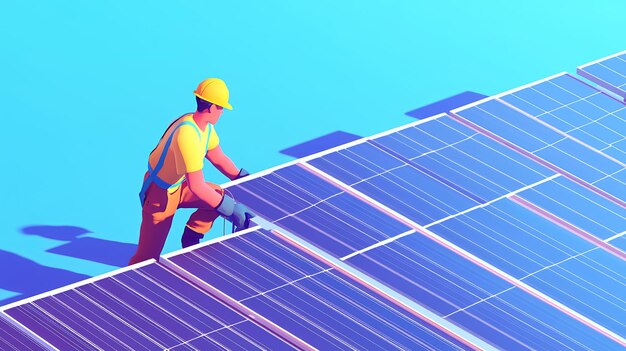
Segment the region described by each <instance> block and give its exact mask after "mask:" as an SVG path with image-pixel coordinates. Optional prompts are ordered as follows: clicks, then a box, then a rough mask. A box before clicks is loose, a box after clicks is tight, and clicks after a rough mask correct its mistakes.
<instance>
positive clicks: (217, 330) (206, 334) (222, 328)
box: [164, 320, 248, 350]
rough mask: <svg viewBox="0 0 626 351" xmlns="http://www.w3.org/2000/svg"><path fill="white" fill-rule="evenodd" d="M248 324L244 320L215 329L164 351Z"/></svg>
mask: <svg viewBox="0 0 626 351" xmlns="http://www.w3.org/2000/svg"><path fill="white" fill-rule="evenodd" d="M246 322H248V321H247V320H242V321H239V322H236V323H233V324H230V325H225V326H223V327H221V328H218V329H215V330H213V331H210V332H208V333H205V334H202V335H198V336H196V337H195V338H192V339H189V340H186V341H185V342H182V343H180V344H178V345H174V346H171V347H168V348H166V349H164V350H173V349H176V348H177V347H180V346H183V345H186V344H188V343H190V342H193V341H195V340H197V339H201V338H204V337H207V336H210V335H211V334H213V333H218V332H220V331H222V330H225V329H230V328H232V327H235V326H237V325H239V324H242V323H246ZM214 342H215V343H218V342H217V341H214ZM218 344H219V343H218ZM220 346H222V347H224V349H226V347H225V346H224V345H220Z"/></svg>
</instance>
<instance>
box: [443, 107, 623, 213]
mask: <svg viewBox="0 0 626 351" xmlns="http://www.w3.org/2000/svg"><path fill="white" fill-rule="evenodd" d="M450 116H451V117H452V118H454V119H455V120H456V121H457V122H459V123H461V124H463V125H466V126H467V127H469V128H472V129H474V130H476V131H478V132H480V133H482V134H484V135H486V136H488V137H490V138H491V139H493V140H495V141H497V142H499V143H501V144H503V145H505V146H507V147H508V148H510V149H512V150H515V151H517V152H518V153H520V154H522V155H524V156H526V157H528V158H529V159H531V160H534V161H535V162H537V163H539V164H541V165H542V166H544V167H547V168H549V169H550V170H552V171H554V172H556V173H559V174H561V175H563V176H564V177H566V178H569V179H571V180H572V181H574V182H576V183H578V184H580V185H582V186H584V187H586V188H588V189H589V190H591V191H593V192H595V193H597V194H598V195H601V196H603V197H605V198H607V199H609V200H611V201H613V202H615V203H616V204H618V205H620V206H622V207H625V208H626V201H624V200H621V199H620V198H618V197H616V196H614V195H613V194H611V193H609V192H607V191H605V190H602V189H600V188H598V187H597V186H595V185H593V184H590V183H589V182H587V181H585V180H583V179H581V178H580V177H578V176H576V175H574V174H572V173H570V172H568V171H566V170H564V169H563V168H561V167H558V166H556V165H554V164H553V163H551V162H548V161H546V160H544V159H543V158H541V157H539V156H537V155H535V154H533V153H531V152H530V151H527V150H525V149H523V148H522V147H520V146H517V145H516V144H514V143H512V142H510V141H508V140H506V139H504V138H502V137H501V136H499V135H497V134H495V133H493V132H491V131H489V130H487V129H485V128H483V127H481V126H479V125H477V124H475V123H473V122H471V121H469V120H467V119H465V118H463V117H462V116H460V115H457V114H456V113H454V112H450Z"/></svg>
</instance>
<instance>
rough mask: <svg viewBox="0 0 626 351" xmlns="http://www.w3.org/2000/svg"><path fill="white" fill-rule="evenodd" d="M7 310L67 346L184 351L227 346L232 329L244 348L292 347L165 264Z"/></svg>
mask: <svg viewBox="0 0 626 351" xmlns="http://www.w3.org/2000/svg"><path fill="white" fill-rule="evenodd" d="M6 313H7V314H9V315H10V316H12V317H13V318H15V319H16V320H18V321H19V322H20V323H22V324H24V325H25V326H27V327H28V328H29V329H31V330H33V331H35V332H36V333H37V334H38V335H40V336H42V337H43V338H44V339H46V340H47V341H49V342H50V343H51V344H52V345H54V346H55V347H57V348H59V349H61V350H70V349H80V350H96V349H114V350H123V349H131V350H154V349H165V348H181V347H186V344H188V343H194V344H195V343H201V342H206V343H218V344H219V343H220V340H222V339H223V338H224V336H223V335H224V334H226V333H227V334H229V335H230V337H231V340H233V341H234V342H236V343H237V344H239V345H248V347H240V348H239V349H266V348H270V349H291V347H290V346H289V345H288V344H286V343H285V342H284V341H282V340H280V339H278V338H277V337H275V336H273V335H272V334H270V333H269V332H268V331H266V330H263V329H261V328H260V327H258V326H256V325H251V322H250V321H249V320H248V319H247V318H246V317H244V316H242V315H241V314H239V313H237V312H235V311H234V310H232V309H231V308H229V307H227V306H226V305H224V304H223V303H221V302H219V301H217V300H216V299H215V298H213V297H211V296H209V295H207V294H206V293H204V292H202V291H201V290H199V289H198V288H196V287H194V286H192V285H191V284H189V283H188V282H186V281H185V280H183V279H181V278H180V277H178V276H176V275H174V274H173V273H171V272H169V271H167V270H165V269H164V268H163V267H161V266H159V265H157V264H151V265H148V266H144V267H141V268H138V269H135V270H129V271H125V272H122V273H118V274H116V275H114V276H111V277H107V278H103V279H99V280H97V281H94V282H91V283H89V284H82V285H79V286H76V287H73V288H72V289H68V290H65V291H61V292H58V293H55V294H53V295H50V296H46V297H42V298H38V299H36V300H34V301H32V302H30V303H26V304H21V305H18V306H15V307H12V308H10V309H8V310H7V311H6ZM242 330H243V331H245V330H248V331H252V332H253V333H252V334H245V333H243V332H242ZM259 335H260V336H261V337H260V338H259V339H258V340H257V339H256V337H257V336H259Z"/></svg>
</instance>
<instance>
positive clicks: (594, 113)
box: [499, 63, 626, 164]
mask: <svg viewBox="0 0 626 351" xmlns="http://www.w3.org/2000/svg"><path fill="white" fill-rule="evenodd" d="M625 64H626V63H625ZM499 99H500V100H501V101H504V102H506V103H509V104H511V105H513V106H515V107H517V108H519V109H520V110H523V111H524V112H525V113H528V114H529V115H531V116H533V117H536V118H538V119H539V120H542V121H544V122H546V123H548V124H549V125H551V126H553V127H555V128H556V129H557V130H559V131H561V132H563V133H565V134H567V135H568V136H570V137H573V138H576V139H577V140H580V141H581V142H583V143H585V144H586V145H588V146H590V147H591V148H593V149H595V150H598V151H601V152H602V153H603V154H606V155H607V156H610V157H613V158H615V159H616V160H617V161H618V162H622V163H624V164H626V163H625V162H626V148H624V147H625V146H626V106H625V105H624V104H623V103H622V102H620V101H617V100H615V99H614V98H612V97H611V96H609V95H607V94H605V93H602V92H600V91H598V90H596V89H594V88H592V87H591V86H589V85H587V84H585V83H583V82H582V81H580V80H578V79H576V78H575V77H573V76H571V75H569V74H565V73H564V74H562V75H559V76H557V77H555V78H552V79H549V80H545V81H542V82H540V83H537V84H533V85H530V86H526V87H525V88H523V89H520V90H514V91H512V92H509V93H507V94H505V95H502V96H499Z"/></svg>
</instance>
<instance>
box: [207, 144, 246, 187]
mask: <svg viewBox="0 0 626 351" xmlns="http://www.w3.org/2000/svg"><path fill="white" fill-rule="evenodd" d="M206 158H207V159H208V160H209V161H211V163H212V164H213V165H214V166H215V168H217V169H218V170H219V171H220V172H222V174H224V175H225V176H227V177H228V179H230V180H235V179H237V178H241V177H242V176H243V174H242V171H244V170H243V169H241V170H240V169H239V168H237V167H236V166H235V164H234V163H233V161H232V160H231V159H230V158H228V156H226V154H224V151H222V147H221V146H219V145H218V146H216V147H215V148H213V149H211V150H209V152H207V154H206ZM244 172H245V171H244ZM245 175H248V172H245Z"/></svg>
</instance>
